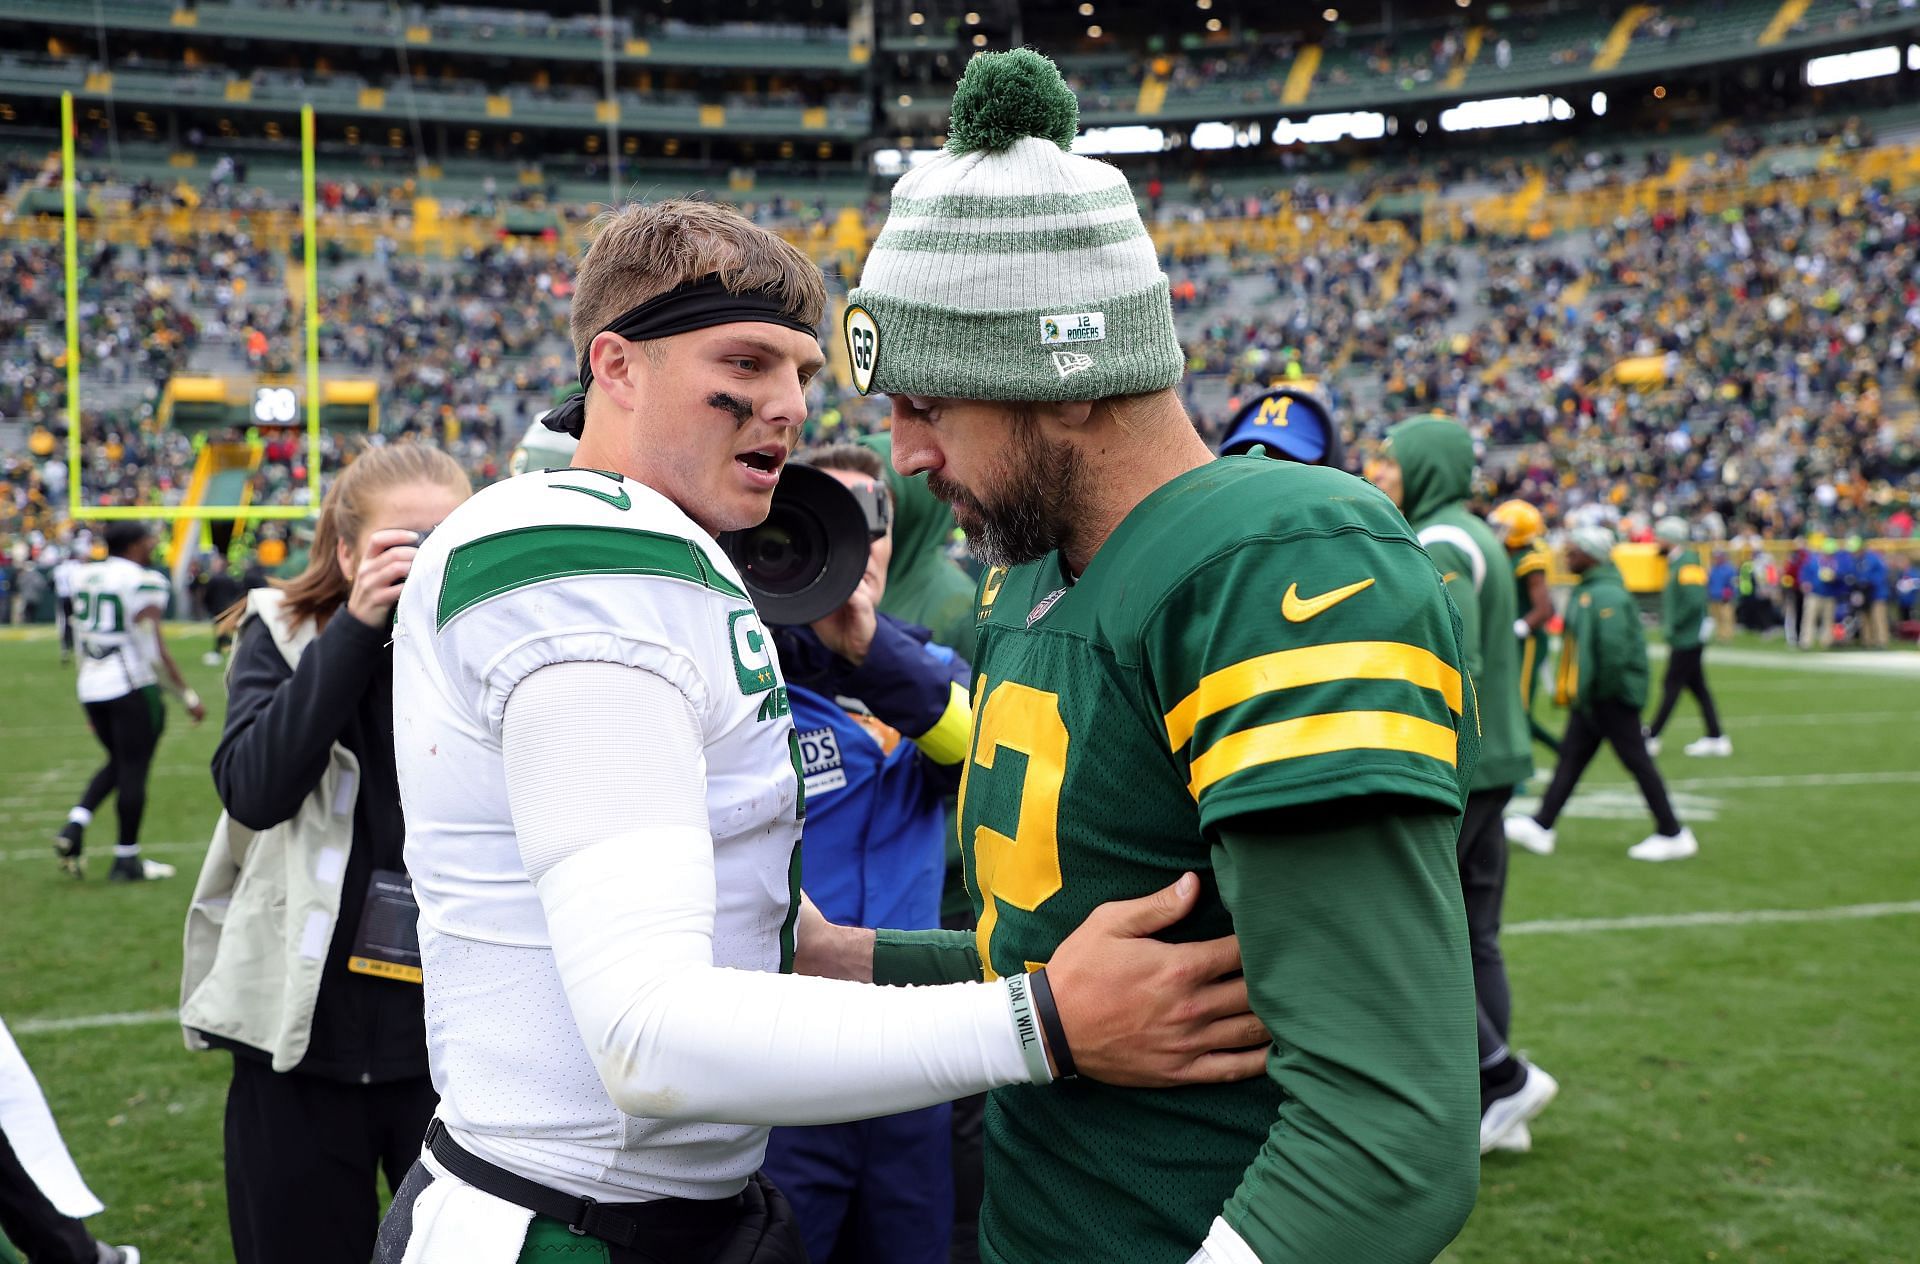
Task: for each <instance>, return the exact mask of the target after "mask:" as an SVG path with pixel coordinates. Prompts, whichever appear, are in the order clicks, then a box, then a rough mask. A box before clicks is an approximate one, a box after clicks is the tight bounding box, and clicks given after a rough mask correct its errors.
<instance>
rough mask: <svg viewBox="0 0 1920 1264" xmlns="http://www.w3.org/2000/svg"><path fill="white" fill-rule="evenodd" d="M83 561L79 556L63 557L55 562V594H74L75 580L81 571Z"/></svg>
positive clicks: (60, 595)
mask: <svg viewBox="0 0 1920 1264" xmlns="http://www.w3.org/2000/svg"><path fill="white" fill-rule="evenodd" d="M82 565H83V563H82V562H81V561H80V560H79V559H78V558H72V557H63V558H61V559H60V560H59V561H58V562H55V563H54V564H53V595H54V596H56V597H71V596H73V581H74V578H75V576H77V575H78V574H79V572H80V567H81V566H82Z"/></svg>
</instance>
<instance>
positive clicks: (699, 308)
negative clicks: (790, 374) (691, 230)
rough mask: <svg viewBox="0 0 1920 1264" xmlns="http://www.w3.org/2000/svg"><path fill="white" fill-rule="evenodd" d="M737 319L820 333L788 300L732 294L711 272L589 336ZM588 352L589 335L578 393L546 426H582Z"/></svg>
mask: <svg viewBox="0 0 1920 1264" xmlns="http://www.w3.org/2000/svg"><path fill="white" fill-rule="evenodd" d="M741 321H751V322H754V323H757V324H763V325H784V326H786V327H787V328H788V329H797V330H799V331H800V332H801V333H803V334H812V335H814V336H815V337H818V336H819V333H820V331H819V330H818V329H816V328H815V327H814V326H812V325H810V324H808V323H807V322H805V321H801V320H795V319H794V318H793V317H792V316H790V315H788V314H787V305H786V304H785V303H782V302H781V301H780V300H779V299H777V298H775V297H774V296H773V295H772V294H771V293H769V292H768V291H766V290H748V291H747V292H746V293H744V294H742V293H736V292H734V291H733V290H730V289H728V288H727V287H726V286H725V285H724V284H722V282H721V280H720V275H719V274H718V273H715V272H710V273H708V274H707V275H706V276H703V277H701V278H700V279H699V280H697V281H689V282H687V283H686V284H685V285H679V286H675V287H674V288H673V289H671V290H668V291H667V292H666V293H664V294H656V295H654V296H653V297H652V298H650V299H648V300H647V301H646V302H644V303H642V304H640V306H638V307H636V308H633V309H632V310H631V311H628V312H626V313H624V314H622V315H621V316H619V317H618V318H617V319H615V320H614V321H613V322H612V323H610V324H608V325H606V326H604V327H603V328H601V329H600V330H599V332H598V333H595V334H594V338H598V337H599V336H600V334H606V333H613V334H619V335H620V336H621V337H622V338H629V339H631V340H633V341H634V342H646V341H649V340H651V339H654V338H666V337H670V336H672V335H674V334H684V333H690V332H692V331H693V330H695V329H710V328H712V327H713V326H715V325H732V324H735V323H738V322H741ZM592 353H593V340H592V339H591V338H590V339H588V340H587V354H586V355H583V356H581V357H580V394H578V395H573V396H570V397H568V399H567V401H566V402H565V403H564V404H561V405H560V406H559V407H558V408H555V409H554V410H553V411H551V412H549V413H548V414H547V415H546V416H545V417H542V418H541V419H540V421H541V424H542V425H544V426H546V428H547V429H549V430H558V431H560V432H561V433H562V434H570V435H572V436H573V437H574V438H576V439H578V438H579V437H580V432H581V431H582V430H583V429H585V428H586V424H587V394H586V392H587V388H588V387H589V386H592V385H593V366H592V365H591V364H590V363H588V361H589V360H590V358H591V357H592Z"/></svg>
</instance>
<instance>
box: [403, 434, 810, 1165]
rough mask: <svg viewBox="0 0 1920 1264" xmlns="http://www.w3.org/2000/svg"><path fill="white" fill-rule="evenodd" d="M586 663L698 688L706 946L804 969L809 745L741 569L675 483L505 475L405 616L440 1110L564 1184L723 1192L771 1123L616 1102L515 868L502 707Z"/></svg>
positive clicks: (420, 576) (448, 534) (408, 784)
mask: <svg viewBox="0 0 1920 1264" xmlns="http://www.w3.org/2000/svg"><path fill="white" fill-rule="evenodd" d="M575 661H593V662H614V663H623V664H626V665H629V666H632V667H637V668H642V669H645V670H647V671H651V672H654V673H657V674H658V675H660V676H662V677H664V678H665V679H667V680H668V681H670V682H672V683H673V684H674V685H676V686H677V687H678V688H679V689H680V690H681V691H682V692H683V693H685V694H686V696H687V698H688V699H689V700H690V701H691V703H692V705H693V710H694V713H695V715H696V716H697V717H698V722H699V724H700V726H701V730H702V732H703V734H704V736H705V743H706V744H705V759H706V774H707V819H708V823H709V826H710V828H711V830H712V833H713V846H714V862H715V877H716V887H717V890H718V893H719V904H718V909H717V916H716V919H715V923H714V936H713V955H714V964H715V965H719V966H728V967H733V968H737V969H745V970H769V971H771V970H779V969H783V968H789V967H790V964H791V960H792V927H793V915H794V913H795V911H796V902H797V899H798V889H799V853H798V843H799V838H800V820H799V818H800V813H801V808H802V802H801V797H800V790H799V782H798V777H797V771H796V770H797V769H798V766H799V764H798V760H799V756H798V753H797V751H798V747H797V743H796V742H795V739H794V735H793V724H792V721H791V720H790V719H789V718H788V713H787V693H786V687H785V685H784V684H783V683H782V681H781V679H780V674H779V668H778V666H777V665H776V663H775V661H774V657H773V649H772V644H771V642H770V641H769V640H768V638H767V634H766V631H765V629H764V628H762V627H761V625H760V621H759V618H758V617H757V616H756V615H755V613H754V609H753V604H752V602H751V601H749V600H748V598H747V595H746V591H745V589H744V588H743V587H742V585H741V582H740V577H739V574H738V573H737V572H736V571H735V570H734V567H733V564H732V563H731V562H730V561H728V559H727V557H726V555H725V554H724V553H723V552H721V550H720V548H719V546H718V545H717V544H715V542H714V541H713V539H712V537H711V536H709V535H707V534H706V533H705V532H704V531H702V530H701V529H700V527H699V526H698V525H696V524H695V523H694V522H693V520H692V519H690V518H688V517H687V516H686V514H684V513H682V512H681V511H680V510H679V509H678V508H677V507H676V506H674V505H673V504H672V502H670V501H668V500H667V499H666V498H665V497H663V496H661V495H660V494H658V493H657V492H655V491H653V490H651V489H650V488H647V487H644V486H642V485H641V484H639V483H636V482H633V481H631V480H626V479H622V478H620V477H619V476H618V475H613V474H606V473H601V472H598V471H593V470H580V469H572V470H553V471H542V472H534V473H529V474H523V475H521V476H520V477H518V478H512V479H507V480H505V481H503V482H500V483H496V484H494V485H493V486H492V487H489V488H487V489H486V490H484V491H482V492H480V493H479V494H478V495H476V496H474V497H473V498H472V499H470V500H468V501H467V502H466V503H465V504H463V505H462V506H461V507H460V508H459V509H456V510H455V511H454V512H453V514H452V515H451V516H450V517H448V518H447V520H446V521H445V522H443V523H441V524H440V526H439V527H437V528H436V529H435V530H434V532H433V534H432V535H431V536H430V537H429V538H428V540H427V542H426V543H425V544H424V545H423V546H422V547H421V550H420V553H419V556H418V557H417V559H416V560H415V562H414V565H413V571H412V574H411V575H410V576H409V578H408V580H407V584H406V589H405V592H404V594H403V595H402V597H401V599H400V607H399V617H398V621H397V623H396V626H395V632H394V686H393V701H394V749H395V752H396V755H397V757H398V764H399V774H400V793H401V800H402V803H403V805H404V807H405V811H406V819H407V849H406V857H407V869H408V872H409V873H410V874H411V875H412V877H413V884H414V894H415V896H416V898H417V899H418V901H419V904H420V951H421V957H422V963H423V969H424V971H425V976H426V977H425V987H426V1009H427V1045H428V1052H429V1057H430V1061H431V1065H432V1069H433V1081H434V1087H435V1088H436V1089H437V1090H438V1091H439V1093H440V1115H441V1117H442V1118H443V1119H444V1120H445V1121H446V1123H447V1125H448V1127H449V1128H451V1129H453V1130H454V1132H455V1133H456V1135H457V1136H458V1138H459V1139H460V1140H461V1142H462V1143H463V1144H466V1145H468V1146H469V1148H471V1149H473V1150H475V1151H476V1152H478V1153H480V1154H481V1155H483V1156H484V1157H485V1158H487V1159H488V1160H490V1161H491V1162H493V1163H496V1164H498V1165H500V1166H502V1167H505V1168H508V1169H509V1170H512V1171H515V1172H518V1173H520V1174H521V1175H523V1176H526V1177H528V1178H530V1179H532V1180H537V1181H540V1182H541V1183H543V1184H546V1185H549V1186H553V1187H556V1188H561V1189H565V1190H568V1191H570V1192H572V1193H574V1194H579V1195H585V1196H588V1197H592V1198H597V1199H601V1200H603V1201H625V1202H632V1201H638V1200H642V1199H647V1198H652V1197H683V1198H720V1197H727V1196H730V1195H732V1194H734V1193H736V1192H738V1191H739V1189H740V1188H741V1186H742V1185H743V1183H744V1182H745V1180H746V1178H747V1177H748V1176H749V1175H751V1174H752V1172H753V1171H754V1170H755V1169H756V1168H757V1167H758V1166H759V1164H760V1161H761V1158H762V1155H763V1152H764V1150H765V1146H766V1130H765V1129H763V1128H750V1127H743V1126H739V1125H731V1124H706V1123H674V1122H667V1121H661V1120H650V1119H637V1118H632V1117H628V1116H625V1115H623V1114H621V1112H620V1110H619V1109H618V1108H617V1107H616V1106H615V1105H614V1104H613V1101H612V1099H611V1098H610V1097H608V1095H607V1091H606V1089H605V1087H604V1086H603V1085H602V1083H601V1081H600V1077H599V1074H598V1072H597V1071H596V1070H595V1068H594V1065H593V1061H592V1059H591V1057H590V1056H589V1055H588V1053H587V1048H586V1045H585V1043H584V1042H583V1041H582V1039H581V1037H580V1033H579V1029H578V1027H577V1026H576V1025H575V1022H574V1018H573V1013H572V1010H571V1009H570V1008H569V1007H568V1004H567V998H566V995H565V993H564V992H563V990H562V988H561V985H560V979H559V975H558V973H557V971H556V968H555V966H554V960H553V952H552V948H551V940H550V939H549V937H548V934H547V925H546V917H545V913H544V911H543V910H542V908H541V906H540V898H539V894H538V892H537V891H536V890H535V888H534V886H533V883H532V882H531V881H529V880H528V878H527V876H526V872H525V870H524V868H523V867H522V864H521V859H520V851H519V846H518V843H517V842H516V840H515V837H514V832H513V823H512V817H511V815H510V812H509V808H508V803H507V792H506V778H505V768H504V764H503V760H502V755H501V740H500V738H501V719H502V716H503V714H504V713H505V710H506V705H507V698H508V696H509V695H510V694H511V693H512V692H513V689H514V687H515V686H516V685H518V684H519V683H520V682H521V681H522V680H524V679H525V678H526V677H527V676H528V675H529V674H531V673H532V672H534V671H537V670H538V669H540V668H542V667H545V666H547V665H549V664H552V663H562V662H575ZM648 732H649V726H648V722H647V717H646V716H644V715H636V716H634V717H633V721H632V723H631V725H628V726H625V727H623V728H622V729H621V730H620V731H618V732H612V733H601V732H582V733H580V734H579V737H578V740H579V741H580V742H582V743H590V742H638V743H645V742H646V741H647V740H648Z"/></svg>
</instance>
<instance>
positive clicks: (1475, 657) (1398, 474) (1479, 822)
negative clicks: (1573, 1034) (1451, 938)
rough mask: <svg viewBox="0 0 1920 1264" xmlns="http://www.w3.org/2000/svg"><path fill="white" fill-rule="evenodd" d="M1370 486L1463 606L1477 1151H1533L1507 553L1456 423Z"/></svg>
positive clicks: (1411, 438)
mask: <svg viewBox="0 0 1920 1264" xmlns="http://www.w3.org/2000/svg"><path fill="white" fill-rule="evenodd" d="M1377 465H1378V470H1377V473H1376V474H1375V477H1374V482H1375V483H1376V484H1377V485H1378V486H1379V487H1380V489H1381V490H1382V491H1384V492H1386V493H1387V496H1388V497H1389V498H1390V499H1391V500H1392V501H1393V503H1394V504H1396V505H1398V506H1400V510H1401V512H1402V513H1404V514H1406V516H1407V522H1408V524H1409V525H1411V526H1412V527H1413V530H1414V534H1415V535H1416V537H1417V538H1418V539H1419V541H1420V543H1421V544H1422V545H1424V546H1425V547H1426V550H1427V553H1428V554H1429V555H1430V556H1431V557H1432V558H1433V564H1434V565H1435V566H1436V567H1438V568H1439V569H1440V572H1441V582H1442V583H1444V584H1445V585H1446V586H1447V593H1448V595H1450V596H1451V597H1452V598H1453V602H1454V605H1456V606H1457V607H1459V609H1460V614H1461V620H1462V623H1463V625H1464V632H1465V640H1466V654H1467V671H1468V672H1469V673H1470V674H1471V675H1472V677H1473V683H1474V684H1475V685H1476V686H1478V690H1477V696H1478V697H1479V699H1480V712H1479V719H1480V727H1481V744H1480V766H1479V768H1478V769H1476V770H1475V772H1474V774H1473V792H1472V793H1471V794H1470V795H1468V796H1467V811H1466V819H1465V820H1464V821H1463V822H1462V824H1461V827H1460V849H1459V850H1460V891H1461V894H1462V895H1463V896H1464V897H1465V899H1466V906H1467V933H1468V934H1469V935H1470V936H1472V939H1473V992H1474V1000H1475V1003H1476V1005H1475V1007H1476V1010H1477V1011H1478V1018H1479V1028H1480V1152H1481V1153H1482V1154H1485V1153H1486V1152H1487V1151H1489V1150H1493V1149H1502V1150H1507V1149H1511V1150H1530V1149H1532V1148H1533V1141H1532V1137H1531V1135H1530V1133H1529V1131H1528V1123H1529V1121H1531V1120H1532V1119H1533V1117H1534V1116H1535V1115H1538V1114H1539V1113H1540V1112H1541V1111H1542V1110H1544V1109H1545V1108H1546V1105H1547V1103H1548V1102H1550V1101H1552V1100H1553V1096H1554V1093H1555V1092H1557V1091H1558V1089H1559V1085H1558V1084H1557V1083H1556V1082H1555V1081H1554V1078H1553V1077H1552V1076H1551V1075H1548V1074H1547V1073H1546V1072H1545V1071H1542V1070H1541V1069H1540V1068H1539V1067H1536V1066H1534V1065H1532V1064H1531V1063H1529V1062H1528V1061H1526V1060H1525V1059H1524V1058H1521V1057H1519V1056H1518V1055H1516V1054H1515V1053H1514V1052H1513V1051H1512V1050H1511V1049H1510V1048H1508V1045H1507V1032H1508V1030H1509V1024H1510V1022H1511V1018H1512V1013H1513V1003H1512V994H1511V993H1510V992H1509V990H1508V988H1507V966H1506V962H1505V960H1504V959H1502V957H1501V955H1500V906H1501V904H1502V903H1503V902H1504V901H1505V897H1506V890H1507V838H1506V833H1505V830H1504V829H1503V828H1502V826H1501V823H1500V821H1501V816H1502V815H1503V814H1504V813H1505V811H1506V808H1507V801H1508V800H1509V799H1511V798H1512V797H1513V788H1514V787H1515V786H1516V785H1519V784H1520V783H1522V782H1524V781H1526V780H1527V778H1529V777H1531V776H1532V775H1533V743H1532V742H1531V741H1529V740H1528V738H1527V725H1526V718H1525V712H1524V711H1522V710H1521V707H1520V688H1519V680H1518V677H1519V674H1520V642H1518V641H1516V640H1515V639H1514V638H1513V636H1512V635H1511V633H1510V631H1509V629H1511V628H1512V627H1513V624H1514V620H1515V615H1514V593H1513V587H1512V585H1510V584H1508V583H1507V577H1506V568H1505V567H1504V566H1502V565H1501V563H1502V562H1504V561H1505V560H1506V556H1507V551H1506V549H1504V548H1503V547H1501V544H1500V541H1499V538H1498V537H1496V536H1495V535H1494V533H1493V529H1492V528H1491V527H1489V526H1488V525H1487V523H1486V522H1485V521H1484V520H1483V519H1481V518H1480V517H1478V516H1477V515H1475V514H1473V513H1471V512H1469V511H1468V509H1467V497H1468V496H1469V495H1470V494H1471V493H1472V491H1473V471H1474V466H1475V458H1474V453H1473V436H1472V435H1470V434H1468V433H1467V428H1466V427H1465V426H1463V425H1461V424H1460V423H1459V422H1457V421H1455V420H1453V418H1451V417H1442V416H1437V415H1430V416H1425V417H1414V418H1411V419H1409V420H1407V421H1403V422H1401V423H1400V424H1399V425H1397V426H1395V427H1394V428H1393V429H1391V430H1389V431H1388V432H1387V442H1386V445H1385V446H1384V448H1383V449H1382V450H1381V455H1380V458H1379V460H1378V462H1377Z"/></svg>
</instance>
